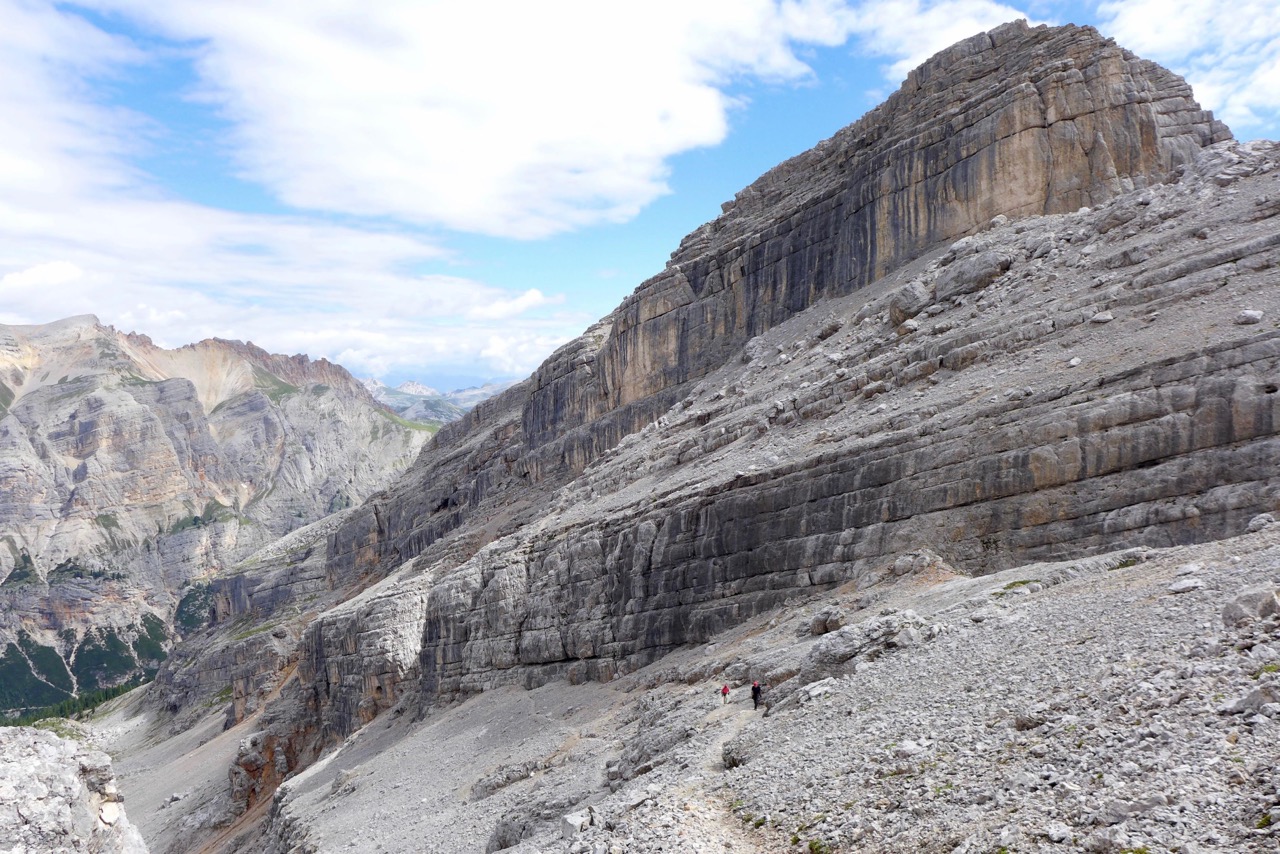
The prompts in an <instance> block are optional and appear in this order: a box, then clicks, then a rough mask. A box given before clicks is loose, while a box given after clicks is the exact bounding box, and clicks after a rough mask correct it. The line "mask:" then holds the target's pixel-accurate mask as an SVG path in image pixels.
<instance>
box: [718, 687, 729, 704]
mask: <svg viewBox="0 0 1280 854" xmlns="http://www.w3.org/2000/svg"><path fill="white" fill-rule="evenodd" d="M728 702H729V686H728V684H727V683H726V684H725V686H724V687H723V688H721V689H720V705H722V706H723V705H726V704H727V703H728Z"/></svg>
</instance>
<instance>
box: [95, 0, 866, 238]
mask: <svg viewBox="0 0 1280 854" xmlns="http://www.w3.org/2000/svg"><path fill="white" fill-rule="evenodd" d="M92 2H93V5H95V6H97V7H98V8H100V9H102V10H104V11H114V12H118V13H122V14H125V15H129V16H131V17H132V18H134V19H136V20H138V21H141V22H143V23H144V24H145V25H147V26H149V27H154V28H156V29H158V30H159V31H161V32H163V33H165V34H166V35H167V36H168V37H170V38H172V39H175V40H180V41H182V42H188V43H195V44H196V45H198V49H197V50H196V51H195V53H194V58H195V64H196V67H197V69H198V72H199V74H200V77H201V79H202V81H203V86H204V89H203V96H204V97H206V98H207V99H209V100H210V101H211V102H212V103H214V104H216V105H217V107H218V108H219V109H220V110H221V111H222V113H223V115H224V116H225V117H226V118H227V119H228V120H230V121H231V122H232V123H233V125H234V127H235V129H236V130H235V146H236V151H237V157H238V162H239V165H240V168H241V169H242V170H243V173H244V175H245V176H247V177H248V178H250V179H252V180H254V181H256V182H260V183H262V184H263V185H265V186H266V187H268V188H270V189H271V191H272V192H273V193H275V194H276V195H277V196H278V197H279V198H281V199H283V200H284V201H285V202H287V203H289V204H290V205H293V206H295V207H298V208H304V209H314V210H321V211H342V212H347V213H352V212H354V213H359V214H364V215H372V216H385V215H389V216H393V217H396V218H399V219H401V220H405V221H412V222H421V223H429V224H435V225H442V226H444V227H447V228H450V229H457V230H462V231H467V232H475V233H484V234H491V235H500V236H508V237H520V238H534V237H542V236H546V235H549V234H553V233H556V232H561V231H565V230H569V229H573V228H578V227H581V226H585V225H589V224H592V223H596V222H618V221H623V220H626V219H629V218H631V217H632V216H634V215H635V214H636V213H637V212H638V211H639V210H640V209H641V208H642V207H643V206H644V205H646V204H648V203H649V202H651V201H652V200H654V199H655V198H657V197H658V196H660V195H662V194H664V193H666V192H667V191H668V188H667V184H666V178H667V159H668V158H669V157H671V156H672V155H673V154H676V153H679V152H682V151H687V150H689V149H691V148H696V147H700V146H710V145H715V144H716V143H718V142H720V141H722V140H723V139H724V137H725V134H726V133H727V129H728V124H727V112H728V110H729V109H730V108H731V107H732V105H733V104H734V101H733V99H732V98H731V97H730V96H729V95H727V94H726V92H725V91H724V87H725V85H726V84H727V83H729V82H730V81H731V80H733V79H735V78H737V77H740V76H749V77H753V78H763V79H770V80H795V79H799V78H802V77H805V76H806V75H808V74H809V73H810V71H809V68H808V66H806V65H805V63H804V62H803V61H801V60H800V59H799V58H798V57H797V55H796V53H795V50H794V48H795V46H797V45H807V44H822V45H834V44H840V43H842V42H844V41H845V40H846V39H847V37H848V32H849V28H850V27H851V26H852V23H853V16H852V14H851V13H850V11H849V10H848V9H847V8H846V7H845V5H844V4H843V3H841V2H836V0H703V2H698V3H688V2H685V0H652V1H651V2H647V3H644V4H637V3H633V4H619V3H599V2H595V0H547V1H546V2H540V3H529V2H524V0H476V2H469V3H421V2H417V0H387V2H382V3H379V4H378V5H377V7H376V11H375V9H371V8H370V7H369V6H368V5H367V4H363V3H356V2H347V3H342V2H334V3H327V4H325V5H324V6H323V7H317V6H316V5H315V4H312V3H296V2H288V1H287V0H275V2H262V0H238V2H237V1H233V0H229V2H222V3H216V4H211V3H208V2H205V0H169V2H165V3H154V2H150V0H92Z"/></svg>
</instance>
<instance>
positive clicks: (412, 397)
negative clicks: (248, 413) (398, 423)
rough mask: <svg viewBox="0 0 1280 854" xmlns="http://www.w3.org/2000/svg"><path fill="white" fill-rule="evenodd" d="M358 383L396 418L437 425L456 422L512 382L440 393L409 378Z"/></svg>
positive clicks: (511, 384)
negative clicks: (396, 382)
mask: <svg viewBox="0 0 1280 854" xmlns="http://www.w3.org/2000/svg"><path fill="white" fill-rule="evenodd" d="M360 382H361V383H362V384H363V385H364V387H365V388H367V389H368V390H369V393H370V394H372V395H373V397H374V399H375V400H377V401H378V402H379V403H381V404H382V405H384V406H386V407H387V408H388V409H390V410H391V411H392V412H394V413H396V414H397V415H399V416H400V417H402V418H408V419H409V420H411V421H418V422H433V423H440V424H447V423H449V422H450V421H457V420H458V419H459V418H461V417H462V416H463V415H464V414H465V413H466V411H467V410H468V409H471V408H473V407H474V406H475V405H476V404H478V403H479V402H480V401H482V400H488V399H489V398H491V397H494V396H495V395H498V394H501V393H502V392H504V391H506V390H507V389H508V388H510V387H511V386H513V385H515V382H514V381H512V382H497V383H485V384H484V385H482V386H477V387H475V388H465V389H459V390H457V391H451V392H440V391H437V390H436V389H434V388H431V387H430V386H426V385H423V384H422V383H419V382H413V381H412V380H410V381H409V382H403V383H400V385H398V386H396V387H395V388H391V387H389V386H387V385H386V384H385V383H383V382H381V381H379V380H376V379H373V378H372V377H370V378H369V379H364V380H361V381H360Z"/></svg>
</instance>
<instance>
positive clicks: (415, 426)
mask: <svg viewBox="0 0 1280 854" xmlns="http://www.w3.org/2000/svg"><path fill="white" fill-rule="evenodd" d="M378 414H379V415H381V416H382V417H383V418H385V419H387V420H388V421H391V422H392V423H395V424H399V425H400V426H401V427H404V428H405V429H406V430H417V431H419V432H422V433H432V434H434V433H437V432H439V430H440V424H438V423H437V422H435V421H429V422H426V423H422V422H419V421H410V420H409V419H408V418H401V417H400V416H399V415H396V414H395V413H394V412H388V411H387V410H385V409H379V410H378ZM374 438H377V437H376V436H375V437H374Z"/></svg>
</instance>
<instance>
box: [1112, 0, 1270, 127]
mask: <svg viewBox="0 0 1280 854" xmlns="http://www.w3.org/2000/svg"><path fill="white" fill-rule="evenodd" d="M1098 14H1099V16H1100V18H1101V20H1100V23H1099V27H1100V28H1101V29H1102V30H1103V31H1104V32H1106V33H1107V34H1108V35H1111V36H1113V37H1114V38H1115V39H1116V41H1117V42H1119V43H1120V44H1122V45H1124V46H1125V47H1127V48H1129V49H1130V50H1132V51H1134V52H1135V53H1137V54H1138V55H1140V56H1142V57H1145V58H1146V59H1152V60H1155V61H1157V62H1159V63H1161V64H1162V65H1165V66H1167V67H1169V68H1172V69H1173V70H1175V71H1177V72H1178V73H1179V74H1182V75H1183V76H1184V77H1186V79H1187V82H1188V83H1190V84H1191V86H1192V88H1193V89H1194V90H1195V93H1196V98H1197V99H1198V100H1199V101H1200V103H1201V104H1202V105H1203V106H1205V107H1206V108H1208V109H1211V110H1213V111H1214V113H1215V114H1216V115H1217V117H1218V118H1220V119H1222V120H1223V121H1225V122H1226V123H1227V124H1229V125H1231V126H1232V130H1233V131H1237V132H1238V133H1240V135H1241V136H1243V137H1245V138H1247V137H1248V134H1249V132H1250V131H1251V130H1253V129H1257V128H1259V127H1261V126H1263V125H1267V124H1271V126H1272V127H1274V124H1273V123H1274V122H1275V121H1276V120H1277V118H1280V4H1277V3H1276V2H1275V0H1237V2H1232V3H1224V2H1222V0H1124V2H1104V3H1101V4H1100V5H1099V7H1098Z"/></svg>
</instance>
